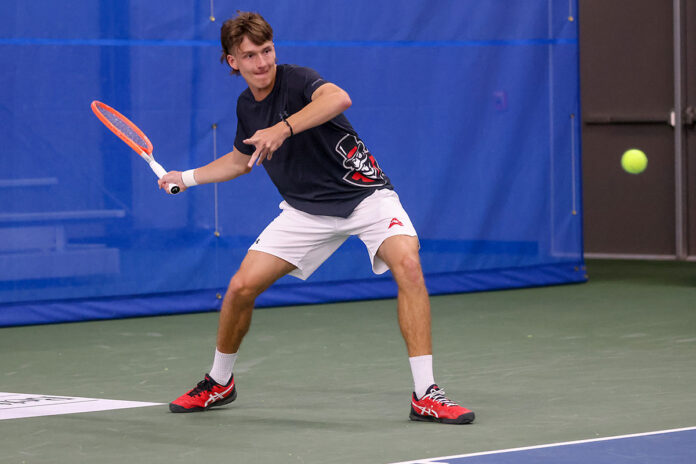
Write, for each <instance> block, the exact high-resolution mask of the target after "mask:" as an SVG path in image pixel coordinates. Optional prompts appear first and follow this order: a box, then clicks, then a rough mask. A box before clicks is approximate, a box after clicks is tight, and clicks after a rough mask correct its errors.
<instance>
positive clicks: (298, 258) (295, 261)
mask: <svg viewBox="0 0 696 464" xmlns="http://www.w3.org/2000/svg"><path fill="white" fill-rule="evenodd" d="M280 209H281V210H282V212H281V213H280V215H278V217H276V218H275V219H274V220H273V222H271V223H270V224H269V225H268V227H266V229H264V231H263V232H261V235H259V237H258V238H257V239H256V241H255V242H254V244H253V245H252V246H251V247H249V249H250V250H256V251H262V252H264V253H268V254H271V255H273V256H277V257H278V258H281V259H284V260H285V261H287V262H289V263H290V264H292V265H294V266H295V267H297V269H295V270H293V271H292V272H290V275H292V276H295V277H297V278H299V279H302V280H305V279H307V278H308V277H309V276H311V275H312V273H313V272H314V271H316V270H317V268H318V267H319V266H320V265H321V264H322V263H323V262H324V261H326V260H327V259H328V258H329V256H331V255H332V254H333V252H334V251H336V250H337V249H338V247H339V246H341V244H342V243H343V242H345V241H346V239H348V237H350V236H351V235H357V236H358V237H359V238H360V240H362V242H363V243H364V244H365V246H366V247H367V252H368V253H369V255H370V260H371V262H372V271H373V272H374V273H375V274H382V273H384V272H386V271H387V270H388V267H387V264H386V263H385V262H384V261H382V260H381V259H379V258H378V257H377V250H378V249H379V247H380V245H381V244H382V242H384V240H386V239H387V238H389V237H392V236H394V235H410V236H413V237H416V236H417V234H416V230H415V229H414V228H413V224H411V219H409V217H408V214H406V211H404V208H403V207H402V206H401V202H400V201H399V196H398V195H397V194H396V192H394V191H393V190H388V189H381V190H376V191H375V192H374V193H373V194H372V195H370V196H369V197H367V198H365V199H364V200H363V201H362V202H360V204H358V206H357V207H356V208H355V210H354V211H353V212H352V213H351V215H350V216H348V217H347V218H341V217H334V216H319V215H314V214H308V213H305V212H303V211H300V210H298V209H295V208H293V207H292V206H290V205H289V204H288V203H287V202H285V201H283V202H282V203H280Z"/></svg>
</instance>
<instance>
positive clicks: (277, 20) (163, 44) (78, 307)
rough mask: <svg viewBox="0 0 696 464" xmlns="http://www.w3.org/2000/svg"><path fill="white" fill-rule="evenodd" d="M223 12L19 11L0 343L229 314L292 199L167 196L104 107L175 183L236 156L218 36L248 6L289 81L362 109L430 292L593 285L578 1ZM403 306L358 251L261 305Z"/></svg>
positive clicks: (3, 51)
mask: <svg viewBox="0 0 696 464" xmlns="http://www.w3.org/2000/svg"><path fill="white" fill-rule="evenodd" d="M192 3H193V4H192ZM210 7H211V3H210V2H204V1H201V2H189V1H188V0H187V1H184V0H176V1H172V0H168V1H164V0H152V1H148V2H132V1H124V0H118V1H117V0H113V1H101V2H93V1H89V0H75V1H73V2H70V5H69V7H66V5H65V4H64V3H62V2H53V1H49V0H41V1H33V2H23V1H19V0H11V1H7V2H2V3H1V4H0V57H1V58H2V62H3V63H6V64H7V63H11V64H12V65H11V66H9V65H8V66H2V67H1V68H0V140H2V141H3V144H2V149H1V151H2V156H0V326H2V325H20V324H32V323H47V322H58V321H73V320H85V319H102V318H116V317H128V316H142V315H153V314H170V313H179V312H191V311H204V310H212V309H216V308H218V307H219V304H220V300H219V299H218V298H217V297H216V295H217V294H219V293H224V288H225V287H226V285H227V282H228V281H229V278H230V276H231V275H232V274H233V273H234V271H235V270H236V269H237V267H238V266H239V263H240V262H241V259H242V258H243V257H244V254H245V253H246V249H247V247H248V246H249V245H250V244H251V243H252V242H253V240H254V239H255V237H256V236H257V235H258V233H259V232H260V231H261V230H262V229H263V228H264V227H265V226H266V224H267V223H268V222H270V220H272V219H273V218H274V217H275V215H276V214H278V212H279V210H278V208H277V205H278V203H279V201H280V196H279V195H278V193H277V191H276V190H275V188H274V187H273V185H272V184H271V182H270V181H269V179H268V178H267V176H266V174H265V173H264V172H263V170H262V169H258V168H256V169H254V170H253V171H252V173H251V174H249V175H247V176H243V177H242V178H240V179H237V180H234V181H232V182H228V183H225V184H221V185H218V186H217V187H215V186H212V185H207V186H200V187H196V188H194V189H191V190H189V191H187V192H185V193H184V194H182V195H179V196H168V195H165V194H163V193H162V192H161V191H159V190H158V189H157V186H156V183H155V177H154V175H153V173H152V172H151V171H150V170H149V169H148V168H147V166H146V165H145V163H144V162H143V161H141V160H140V159H139V158H138V157H137V156H135V154H134V153H132V151H131V150H130V149H129V148H128V147H127V146H126V145H125V144H123V143H122V142H121V141H120V140H118V139H117V138H116V137H115V136H113V134H111V133H110V132H108V131H107V130H106V129H105V128H104V126H103V125H102V124H101V123H99V121H98V120H97V119H96V118H95V117H94V116H93V114H92V112H91V111H90V109H89V104H90V102H91V101H92V100H101V101H104V102H105V103H108V104H109V105H112V106H114V107H115V108H117V109H118V110H119V111H121V112H123V113H124V114H126V115H128V116H129V117H130V118H131V119H132V120H133V121H134V122H136V123H137V124H138V125H139V126H140V127H141V128H142V129H143V130H144V131H145V133H146V134H147V135H148V136H149V137H150V139H151V140H152V142H153V144H154V146H155V156H156V158H157V159H158V160H159V161H160V162H161V163H162V164H163V165H164V166H165V167H166V168H168V169H178V170H184V169H188V168H193V167H197V166H200V165H203V164H206V163H208V162H210V161H212V160H213V159H214V158H215V157H219V156H222V155H224V154H225V153H227V152H228V151H230V150H231V149H232V143H233V140H234V136H235V129H236V115H235V103H236V98H237V96H238V95H239V93H240V92H241V91H242V90H243V89H244V88H245V84H244V82H243V80H242V79H241V78H238V77H232V76H230V75H229V74H228V68H227V67H226V66H223V65H221V64H220V63H219V56H220V45H219V41H218V37H219V28H220V26H221V24H222V21H223V20H224V19H225V18H227V17H229V16H231V15H233V14H234V11H235V10H237V9H241V10H246V9H249V10H255V11H259V12H261V13H262V14H263V15H264V16H265V17H266V19H267V20H268V21H269V22H270V23H271V24H272V25H273V27H274V30H275V43H276V51H277V55H278V61H279V62H280V63H295V64H301V65H305V66H310V67H313V68H315V69H316V70H318V71H319V73H320V74H322V76H324V77H325V78H326V79H328V80H330V81H332V82H334V83H336V84H337V85H339V86H341V87H343V88H344V89H346V90H347V91H348V93H349V94H350V95H351V98H352V100H353V106H352V107H351V108H350V109H349V110H348V111H347V113H346V115H347V116H348V118H349V119H350V120H351V122H352V124H353V126H354V127H355V128H356V129H357V131H358V132H359V134H360V135H361V137H362V138H363V139H364V140H365V142H366V144H367V147H368V148H369V149H370V151H371V152H372V153H373V154H374V155H375V156H376V157H377V159H378V160H379V163H380V165H381V167H382V168H383V169H384V171H385V172H386V173H387V175H389V177H390V178H391V180H392V182H393V184H394V185H395V187H396V189H397V192H398V193H399V195H400V197H401V200H402V203H403V204H404V206H405V208H406V209H407V211H408V212H409V214H410V216H411V219H412V220H413V222H414V225H415V226H416V228H417V230H418V232H419V236H420V239H421V245H422V249H421V252H422V253H421V255H422V261H423V268H424V270H425V273H426V280H427V282H428V285H429V288H430V290H431V292H433V293H438V294H439V293H453V292H467V291H480V290H490V289H500V288H513V287H523V286H538V285H551V284H559V283H565V282H582V281H584V280H585V271H584V266H583V255H582V205H581V202H580V199H581V192H580V182H579V179H580V137H579V126H578V124H577V119H578V118H577V117H576V116H577V115H578V114H579V85H578V41H577V33H578V28H577V21H576V20H575V18H574V16H575V13H574V11H573V10H574V9H575V8H576V2H575V0H573V1H571V2H570V3H569V2H568V1H567V0H544V1H542V0H526V1H524V2H510V1H508V0H490V1H486V2H481V1H480V0H458V1H454V0H451V1H432V0H400V1H383V2H374V1H366V0H359V1H357V0H356V1H351V2H344V1H341V0H329V1H327V0H304V1H293V2H290V1H288V2H285V1H277V0H276V1H271V0H265V1H253V2H252V1H238V2H229V1H220V0H218V1H216V2H214V8H215V9H214V10H213V11H212V12H211V10H210ZM211 13H212V14H213V15H214V16H215V18H216V20H215V21H211V20H210V16H211ZM571 17H573V20H571V19H570V18H571ZM216 232H218V233H217V234H216ZM353 281H355V282H353ZM395 293H396V287H395V285H394V284H393V282H391V280H390V278H389V277H388V276H386V277H385V276H374V275H373V274H372V272H371V268H370V265H369V259H368V255H367V252H366V251H365V248H364V246H363V245H362V244H361V243H360V242H359V241H358V240H357V239H350V240H349V241H348V242H346V244H344V246H343V247H342V248H340V249H339V250H338V251H337V252H336V254H335V255H334V256H333V257H332V258H330V259H329V261H327V262H326V263H325V264H324V265H323V266H322V267H321V268H320V269H319V270H318V271H317V272H316V274H315V275H313V276H312V277H311V278H310V279H309V281H308V282H306V283H303V282H301V281H299V280H296V279H293V278H290V277H285V278H283V279H281V280H280V281H279V282H278V283H277V284H276V285H275V286H273V287H272V288H271V289H270V290H269V291H268V293H267V294H264V295H263V296H262V297H261V298H260V299H259V301H258V303H259V306H277V305H289V304H305V303H319V302H329V301H343V300H352V299H371V298H385V297H392V296H394V295H395Z"/></svg>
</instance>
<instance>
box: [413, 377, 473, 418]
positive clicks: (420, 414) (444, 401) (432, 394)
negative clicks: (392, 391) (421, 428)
mask: <svg viewBox="0 0 696 464" xmlns="http://www.w3.org/2000/svg"><path fill="white" fill-rule="evenodd" d="M474 417H475V415H474V412H473V411H469V410H468V409H466V408H463V407H461V406H459V405H458V404H457V403H455V402H454V401H451V400H450V399H449V398H447V397H446V396H445V391H444V390H440V387H438V386H437V385H431V386H430V387H428V389H427V390H426V391H425V395H423V397H422V398H421V399H418V398H416V394H415V393H414V394H413V395H412V397H411V414H409V418H410V419H411V420H412V421H423V422H441V423H443V424H469V423H471V422H473V421H474Z"/></svg>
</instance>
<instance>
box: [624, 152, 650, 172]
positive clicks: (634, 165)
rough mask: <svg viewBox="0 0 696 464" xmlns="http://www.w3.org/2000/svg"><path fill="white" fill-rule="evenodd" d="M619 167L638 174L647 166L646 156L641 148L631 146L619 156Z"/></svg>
mask: <svg viewBox="0 0 696 464" xmlns="http://www.w3.org/2000/svg"><path fill="white" fill-rule="evenodd" d="M621 167H622V168H624V171H626V172H628V173H631V174H640V173H641V172H643V171H645V168H647V167H648V157H647V156H645V153H643V151H642V150H639V149H637V148H631V149H630V150H626V151H625V152H624V154H623V155H622V156H621Z"/></svg>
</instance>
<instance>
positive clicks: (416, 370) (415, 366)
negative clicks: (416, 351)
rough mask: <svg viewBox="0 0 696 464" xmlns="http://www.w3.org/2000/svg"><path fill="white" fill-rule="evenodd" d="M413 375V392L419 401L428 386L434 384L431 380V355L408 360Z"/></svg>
mask: <svg viewBox="0 0 696 464" xmlns="http://www.w3.org/2000/svg"><path fill="white" fill-rule="evenodd" d="M408 362H409V363H411V374H413V386H414V389H413V392H414V393H415V394H416V398H418V399H421V398H422V397H423V395H425V391H426V390H427V389H428V387H429V386H431V385H432V384H434V383H435V379H434V378H433V355H431V354H427V355H425V356H414V357H412V358H408Z"/></svg>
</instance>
